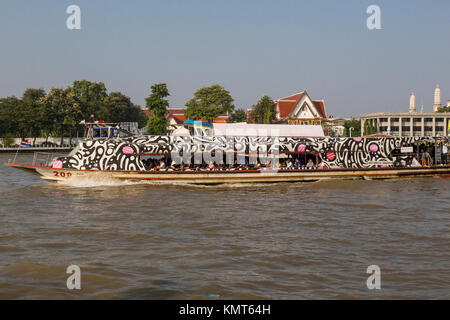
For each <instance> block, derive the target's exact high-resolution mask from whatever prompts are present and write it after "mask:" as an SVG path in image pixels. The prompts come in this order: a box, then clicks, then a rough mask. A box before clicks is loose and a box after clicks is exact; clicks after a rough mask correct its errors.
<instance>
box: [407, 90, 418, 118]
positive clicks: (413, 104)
mask: <svg viewBox="0 0 450 320" xmlns="http://www.w3.org/2000/svg"><path fill="white" fill-rule="evenodd" d="M409 113H416V96H415V95H414V91H413V93H411V97H410V98H409Z"/></svg>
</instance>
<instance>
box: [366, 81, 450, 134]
mask: <svg viewBox="0 0 450 320" xmlns="http://www.w3.org/2000/svg"><path fill="white" fill-rule="evenodd" d="M415 101H416V98H415V95H414V92H413V93H412V94H411V97H410V100H409V112H394V113H386V112H379V113H371V114H365V115H363V116H361V135H362V136H364V135H366V134H367V132H364V130H365V128H367V126H366V125H365V124H366V122H368V121H369V123H370V124H371V125H372V126H374V127H376V128H377V129H378V133H381V134H388V135H392V136H395V137H439V136H448V135H450V112H437V111H438V109H439V108H440V107H441V106H442V105H441V93H440V89H439V86H436V89H435V92H434V104H433V112H424V109H423V105H422V107H421V109H420V111H419V112H417V110H416V102H415ZM449 105H450V101H449V103H448V104H447V106H449Z"/></svg>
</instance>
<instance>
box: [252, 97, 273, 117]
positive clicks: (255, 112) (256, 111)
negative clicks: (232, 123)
mask: <svg viewBox="0 0 450 320" xmlns="http://www.w3.org/2000/svg"><path fill="white" fill-rule="evenodd" d="M275 117H276V110H275V102H274V101H273V100H272V98H270V97H269V96H267V95H264V96H262V97H261V99H259V101H258V102H257V103H256V104H255V105H253V106H252V112H251V118H252V121H253V122H254V123H264V124H269V123H273V122H274V121H275Z"/></svg>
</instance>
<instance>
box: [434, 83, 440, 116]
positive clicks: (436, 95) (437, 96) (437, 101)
mask: <svg viewBox="0 0 450 320" xmlns="http://www.w3.org/2000/svg"><path fill="white" fill-rule="evenodd" d="M440 107H441V89H439V85H438V84H437V85H436V89H435V90H434V105H433V111H434V112H436V111H437V110H438V109H439V108H440Z"/></svg>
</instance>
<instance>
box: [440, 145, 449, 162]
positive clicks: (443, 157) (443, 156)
mask: <svg viewBox="0 0 450 320" xmlns="http://www.w3.org/2000/svg"><path fill="white" fill-rule="evenodd" d="M447 154H448V146H447V142H446V141H443V142H442V147H441V163H442V164H447V163H448V159H447Z"/></svg>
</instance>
